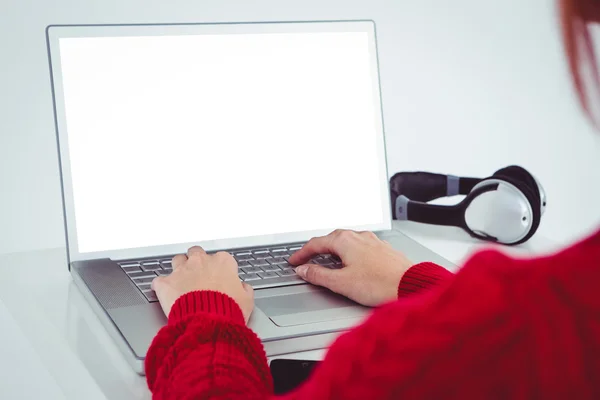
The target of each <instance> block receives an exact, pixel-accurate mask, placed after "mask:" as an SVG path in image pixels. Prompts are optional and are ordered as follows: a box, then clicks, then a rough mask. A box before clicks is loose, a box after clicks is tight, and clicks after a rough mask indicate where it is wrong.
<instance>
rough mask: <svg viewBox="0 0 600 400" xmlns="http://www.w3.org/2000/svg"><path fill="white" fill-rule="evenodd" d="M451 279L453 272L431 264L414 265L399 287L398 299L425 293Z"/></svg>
mask: <svg viewBox="0 0 600 400" xmlns="http://www.w3.org/2000/svg"><path fill="white" fill-rule="evenodd" d="M451 277H452V272H450V271H448V270H447V269H445V268H442V267H440V266H439V265H437V264H434V263H431V262H424V263H420V264H416V265H413V266H412V267H411V268H410V269H409V270H408V271H406V273H405V274H404V276H403V277H402V281H400V285H398V297H399V298H401V297H404V296H408V295H410V294H414V293H417V292H425V291H427V290H429V289H431V288H434V287H436V286H437V285H439V284H442V283H444V282H445V281H448V280H449V279H450V278H451Z"/></svg>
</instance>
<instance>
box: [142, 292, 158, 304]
mask: <svg viewBox="0 0 600 400" xmlns="http://www.w3.org/2000/svg"><path fill="white" fill-rule="evenodd" d="M142 293H144V296H146V298H147V299H148V301H150V302H154V301H158V297H156V292H155V291H154V290H146V291H144V292H142Z"/></svg>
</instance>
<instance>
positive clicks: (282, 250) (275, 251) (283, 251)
mask: <svg viewBox="0 0 600 400" xmlns="http://www.w3.org/2000/svg"><path fill="white" fill-rule="evenodd" d="M277 253H287V249H286V248H285V247H281V248H277V249H271V254H277Z"/></svg>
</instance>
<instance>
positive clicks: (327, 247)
mask: <svg viewBox="0 0 600 400" xmlns="http://www.w3.org/2000/svg"><path fill="white" fill-rule="evenodd" d="M344 232H345V231H335V232H332V233H330V234H329V235H327V236H320V237H316V238H313V239H311V240H309V241H308V243H306V244H305V245H304V246H303V247H302V248H301V249H300V250H298V251H297V252H295V253H294V254H292V256H291V257H290V259H289V260H288V261H289V262H290V264H292V265H300V264H304V263H305V262H307V261H308V260H310V259H311V258H312V257H313V256H315V255H317V254H335V255H339V253H340V252H341V250H342V249H341V248H340V243H341V241H340V240H339V238H340V236H342V235H344V234H345V233H344ZM348 233H349V232H348Z"/></svg>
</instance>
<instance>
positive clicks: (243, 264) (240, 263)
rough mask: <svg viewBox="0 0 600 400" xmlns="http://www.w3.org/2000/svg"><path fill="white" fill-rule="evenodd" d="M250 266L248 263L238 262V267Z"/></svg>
mask: <svg viewBox="0 0 600 400" xmlns="http://www.w3.org/2000/svg"><path fill="white" fill-rule="evenodd" d="M249 265H250V264H249V263H248V261H240V262H238V267H247V266H249Z"/></svg>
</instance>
